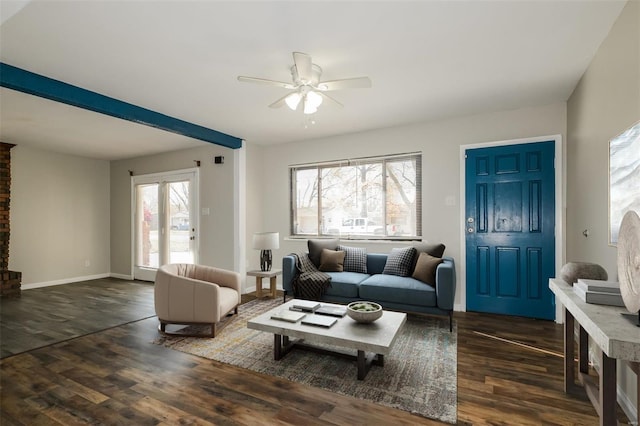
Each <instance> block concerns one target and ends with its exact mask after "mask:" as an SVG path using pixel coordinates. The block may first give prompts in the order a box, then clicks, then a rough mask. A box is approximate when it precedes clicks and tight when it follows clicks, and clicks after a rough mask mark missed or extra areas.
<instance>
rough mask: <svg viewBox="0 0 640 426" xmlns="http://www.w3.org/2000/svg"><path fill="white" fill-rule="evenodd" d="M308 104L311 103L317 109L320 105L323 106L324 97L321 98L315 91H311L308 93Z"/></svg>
mask: <svg viewBox="0 0 640 426" xmlns="http://www.w3.org/2000/svg"><path fill="white" fill-rule="evenodd" d="M307 102H309V103H311V105H313V106H314V107H315V108H316V109H317V108H318V107H319V106H320V105H322V96H320V95H319V94H318V93H316V92H314V91H313V90H310V91H309V93H307Z"/></svg>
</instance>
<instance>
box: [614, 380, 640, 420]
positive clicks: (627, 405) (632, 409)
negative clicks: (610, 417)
mask: <svg viewBox="0 0 640 426" xmlns="http://www.w3.org/2000/svg"><path fill="white" fill-rule="evenodd" d="M617 388H618V389H617V397H618V404H620V408H622V411H624V414H626V415H627V418H628V419H629V422H630V423H631V424H632V425H637V424H638V420H639V419H638V416H637V413H638V409H637V408H636V406H635V404H634V402H633V401H631V399H629V395H627V394H626V393H625V392H624V390H623V389H621V388H620V386H618V387H617Z"/></svg>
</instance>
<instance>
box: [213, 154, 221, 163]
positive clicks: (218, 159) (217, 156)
mask: <svg viewBox="0 0 640 426" xmlns="http://www.w3.org/2000/svg"><path fill="white" fill-rule="evenodd" d="M213 162H214V163H215V164H224V157H223V156H222V155H216V156H215V157H213Z"/></svg>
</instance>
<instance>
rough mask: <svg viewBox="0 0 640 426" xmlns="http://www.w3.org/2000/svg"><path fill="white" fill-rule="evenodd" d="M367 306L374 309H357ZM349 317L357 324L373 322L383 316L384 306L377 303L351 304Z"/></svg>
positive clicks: (349, 305) (348, 312) (348, 311)
mask: <svg viewBox="0 0 640 426" xmlns="http://www.w3.org/2000/svg"><path fill="white" fill-rule="evenodd" d="M365 306H368V307H369V308H373V309H369V310H365V309H357V308H358V307H365ZM347 315H349V317H351V319H353V320H354V321H357V322H364V323H366V322H373V321H375V320H377V319H378V318H380V317H381V316H382V306H380V305H379V304H377V303H375V302H360V301H359V302H351V303H349V304H348V305H347Z"/></svg>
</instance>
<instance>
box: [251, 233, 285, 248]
mask: <svg viewBox="0 0 640 426" xmlns="http://www.w3.org/2000/svg"><path fill="white" fill-rule="evenodd" d="M253 248H254V249H256V250H277V249H278V248H280V234H279V233H278V232H257V233H255V234H253Z"/></svg>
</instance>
